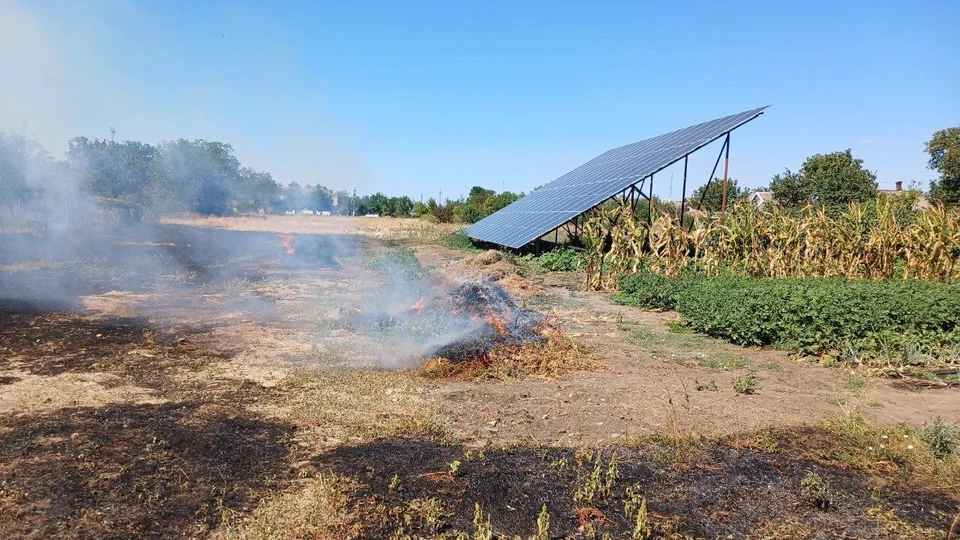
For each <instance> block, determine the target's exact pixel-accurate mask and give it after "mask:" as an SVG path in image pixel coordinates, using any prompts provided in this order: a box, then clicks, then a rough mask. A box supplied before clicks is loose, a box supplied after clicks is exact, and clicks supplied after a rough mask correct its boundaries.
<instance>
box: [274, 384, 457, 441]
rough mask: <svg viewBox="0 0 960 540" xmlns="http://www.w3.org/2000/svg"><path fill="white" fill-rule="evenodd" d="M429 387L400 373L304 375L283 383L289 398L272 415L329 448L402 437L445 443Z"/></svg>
mask: <svg viewBox="0 0 960 540" xmlns="http://www.w3.org/2000/svg"><path fill="white" fill-rule="evenodd" d="M428 384H429V383H427V382H426V381H424V380H422V379H419V378H416V377H413V376H411V375H410V374H409V373H403V372H395V371H382V370H370V369H351V368H336V369H333V368H331V369H316V370H300V371H297V372H295V373H293V374H292V375H290V376H289V377H287V378H286V379H284V380H283V381H281V382H280V384H279V385H278V386H279V387H280V388H281V389H283V390H285V392H284V393H285V396H284V398H283V399H282V400H281V401H280V402H279V403H278V407H276V408H274V409H273V410H272V411H271V412H272V413H273V414H275V415H276V416H278V417H280V418H282V419H284V420H287V421H290V422H294V423H296V424H297V425H298V426H300V427H301V430H302V431H306V432H312V433H316V434H317V435H318V436H320V437H321V438H322V439H323V440H324V442H325V443H333V444H336V443H338V442H340V441H341V440H342V439H344V438H347V437H352V438H355V439H367V438H370V439H373V438H378V437H392V436H399V435H406V436H410V435H416V436H421V437H424V438H426V439H428V440H434V441H443V440H446V439H447V438H449V436H450V434H449V429H448V427H447V425H446V423H445V421H444V420H443V417H442V410H441V408H440V407H439V406H438V405H435V404H431V403H430V402H429V401H428V399H427V397H426V396H425V395H424V394H425V393H426V392H427V390H428V389H429V388H428Z"/></svg>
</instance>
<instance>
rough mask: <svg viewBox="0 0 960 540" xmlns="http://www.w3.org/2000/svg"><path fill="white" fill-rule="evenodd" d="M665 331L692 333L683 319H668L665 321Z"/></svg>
mask: <svg viewBox="0 0 960 540" xmlns="http://www.w3.org/2000/svg"><path fill="white" fill-rule="evenodd" d="M667 331H669V332H670V333H671V334H692V333H693V329H691V328H690V327H689V326H687V324H686V323H685V322H683V319H670V320H669V321H667Z"/></svg>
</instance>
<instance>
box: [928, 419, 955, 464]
mask: <svg viewBox="0 0 960 540" xmlns="http://www.w3.org/2000/svg"><path fill="white" fill-rule="evenodd" d="M920 438H921V439H923V440H924V442H926V443H927V444H929V445H930V451H931V452H932V453H933V456H934V457H935V458H937V459H939V460H941V461H943V460H945V459H947V458H948V457H950V456H952V455H953V454H954V453H957V454H958V455H960V430H958V429H957V426H955V425H953V424H948V423H946V422H944V421H943V418H940V417H939V416H937V417H936V418H934V419H933V423H932V424H926V425H924V427H923V431H921V432H920Z"/></svg>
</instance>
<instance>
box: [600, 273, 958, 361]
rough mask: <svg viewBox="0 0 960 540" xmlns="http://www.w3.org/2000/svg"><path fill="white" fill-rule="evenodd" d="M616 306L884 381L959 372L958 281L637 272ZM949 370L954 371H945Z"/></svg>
mask: <svg viewBox="0 0 960 540" xmlns="http://www.w3.org/2000/svg"><path fill="white" fill-rule="evenodd" d="M616 301H618V302H621V303H625V304H629V305H633V306H638V307H643V308H654V309H676V310H677V311H679V312H680V313H681V314H682V315H683V320H684V322H685V324H686V325H687V326H689V327H690V328H691V329H692V330H694V331H697V332H702V333H704V334H707V335H710V336H714V337H719V338H723V339H726V340H728V341H730V342H732V343H736V344H738V345H744V346H746V345H776V346H779V347H784V348H787V349H791V350H795V351H798V352H800V353H802V354H809V355H814V356H819V357H822V358H823V361H824V365H843V364H845V363H852V364H868V365H870V366H871V367H878V368H881V370H882V373H885V374H888V375H890V376H921V375H922V374H927V375H931V374H933V373H934V372H938V373H940V372H944V371H947V372H948V373H951V374H952V375H948V377H950V376H954V377H960V375H957V374H956V373H954V372H960V282H957V283H944V282H936V281H926V280H915V279H910V280H884V281H873V280H848V279H840V278H814V277H809V278H782V279H781V278H754V277H749V276H742V275H736V274H730V273H722V274H720V275H715V276H708V275H705V274H703V273H697V272H687V273H683V274H681V275H679V276H674V277H666V276H664V275H662V274H658V273H654V272H650V271H649V270H644V271H641V272H639V273H637V274H634V275H631V276H626V277H624V278H622V279H621V280H620V292H619V293H618V294H617V296H616ZM951 369H952V370H953V371H951Z"/></svg>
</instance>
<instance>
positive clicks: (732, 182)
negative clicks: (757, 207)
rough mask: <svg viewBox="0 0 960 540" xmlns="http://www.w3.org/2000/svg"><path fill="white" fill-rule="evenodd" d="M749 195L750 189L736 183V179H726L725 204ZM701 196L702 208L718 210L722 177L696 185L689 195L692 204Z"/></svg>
mask: <svg viewBox="0 0 960 540" xmlns="http://www.w3.org/2000/svg"><path fill="white" fill-rule="evenodd" d="M704 194H706V195H704ZM749 196H750V190H748V189H746V188H741V187H740V186H739V185H737V181H736V179H734V178H729V179H728V180H727V205H730V204H733V203H734V202H735V201H737V200H740V199H744V198H746V197H749ZM701 197H703V208H705V209H707V210H710V211H712V212H718V211H720V209H721V208H722V207H723V178H714V179H713V182H710V184H709V185H703V186H700V187H698V188H697V189H696V190H695V191H694V192H693V195H691V196H690V200H691V201H693V204H697V203H698V202H700V198H701Z"/></svg>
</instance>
